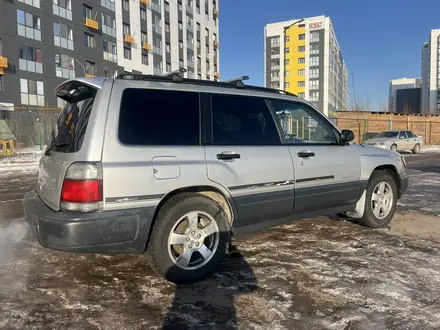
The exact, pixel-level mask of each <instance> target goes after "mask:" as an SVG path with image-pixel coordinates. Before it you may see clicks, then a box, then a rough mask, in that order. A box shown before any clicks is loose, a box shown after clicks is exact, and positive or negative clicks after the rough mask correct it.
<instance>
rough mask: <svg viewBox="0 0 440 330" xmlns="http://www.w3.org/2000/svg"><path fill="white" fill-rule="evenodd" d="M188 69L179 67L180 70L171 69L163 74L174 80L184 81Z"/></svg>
mask: <svg viewBox="0 0 440 330" xmlns="http://www.w3.org/2000/svg"><path fill="white" fill-rule="evenodd" d="M186 71H187V70H186V69H185V68H179V69H178V70H175V71H171V72H168V73H165V74H164V75H163V77H169V78H171V79H172V80H173V81H174V82H182V81H183V79H184V77H183V74H184V73H185V72H186Z"/></svg>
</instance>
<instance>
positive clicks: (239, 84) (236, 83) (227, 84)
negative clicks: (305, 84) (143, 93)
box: [116, 69, 298, 96]
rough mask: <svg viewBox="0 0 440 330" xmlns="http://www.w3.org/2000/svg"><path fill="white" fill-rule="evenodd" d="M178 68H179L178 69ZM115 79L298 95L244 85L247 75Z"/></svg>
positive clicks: (128, 76)
mask: <svg viewBox="0 0 440 330" xmlns="http://www.w3.org/2000/svg"><path fill="white" fill-rule="evenodd" d="M179 70H180V69H179ZM116 79H117V80H141V81H157V82H164V83H170V82H175V83H183V84H190V85H199V86H213V87H224V88H240V89H247V90H254V91H259V92H266V93H276V94H284V95H291V96H298V95H296V94H293V93H290V92H286V91H283V90H279V89H273V88H267V87H260V86H253V85H245V84H244V83H243V80H247V79H249V77H248V76H243V77H239V78H235V79H230V80H227V81H212V80H201V79H191V78H183V77H182V75H180V74H178V73H175V72H174V73H173V72H170V73H167V74H166V75H162V76H158V75H151V74H133V73H121V74H119V75H118V76H117V77H116Z"/></svg>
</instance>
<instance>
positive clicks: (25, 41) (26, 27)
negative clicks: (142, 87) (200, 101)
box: [0, 0, 219, 110]
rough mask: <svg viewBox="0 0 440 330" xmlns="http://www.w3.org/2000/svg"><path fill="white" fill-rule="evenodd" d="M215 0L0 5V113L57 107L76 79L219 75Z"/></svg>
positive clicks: (34, 0)
mask: <svg viewBox="0 0 440 330" xmlns="http://www.w3.org/2000/svg"><path fill="white" fill-rule="evenodd" d="M218 14H219V12H218V0H185V1H183V0H166V1H165V0H83V1H77V0H75V1H73V0H52V1H42V0H16V1H0V15H1V19H0V109H3V110H11V109H14V108H15V109H16V108H19V107H24V108H26V107H32V108H58V107H61V106H63V102H62V101H61V100H60V99H57V98H56V97H55V96H54V94H53V91H54V89H55V87H56V86H57V85H58V84H60V83H61V82H62V81H64V80H66V79H70V78H74V77H80V76H97V75H99V76H107V77H115V76H116V75H117V74H118V73H122V72H134V73H144V74H164V73H166V72H170V71H173V70H176V69H178V68H179V67H186V68H187V70H188V73H187V76H188V77H193V78H200V79H211V80H212V79H216V77H218V76H219V73H218V72H219V64H218V63H219V55H218V48H219V33H218V31H219V24H218Z"/></svg>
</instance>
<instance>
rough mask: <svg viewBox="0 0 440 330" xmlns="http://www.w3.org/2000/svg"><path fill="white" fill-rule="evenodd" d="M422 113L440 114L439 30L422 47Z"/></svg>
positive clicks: (432, 32) (433, 32)
mask: <svg viewBox="0 0 440 330" xmlns="http://www.w3.org/2000/svg"><path fill="white" fill-rule="evenodd" d="M422 113H424V114H432V115H437V114H440V29H437V30H431V33H430V35H429V41H428V42H425V43H424V44H423V46H422Z"/></svg>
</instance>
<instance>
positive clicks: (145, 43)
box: [142, 42, 152, 50]
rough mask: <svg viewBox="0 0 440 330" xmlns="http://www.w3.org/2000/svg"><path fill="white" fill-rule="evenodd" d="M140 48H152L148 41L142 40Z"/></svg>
mask: <svg viewBox="0 0 440 330" xmlns="http://www.w3.org/2000/svg"><path fill="white" fill-rule="evenodd" d="M142 49H144V50H151V49H152V47H151V44H149V43H148V42H143V43H142Z"/></svg>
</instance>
